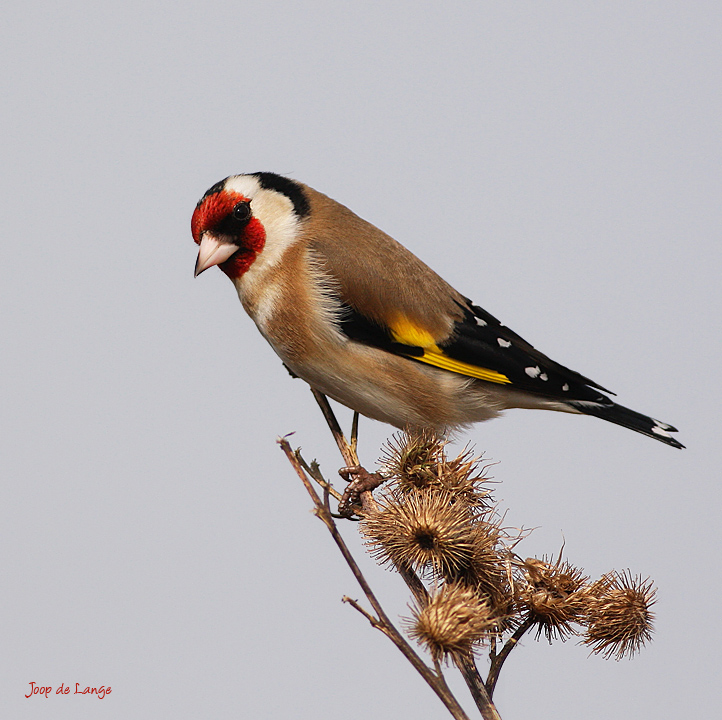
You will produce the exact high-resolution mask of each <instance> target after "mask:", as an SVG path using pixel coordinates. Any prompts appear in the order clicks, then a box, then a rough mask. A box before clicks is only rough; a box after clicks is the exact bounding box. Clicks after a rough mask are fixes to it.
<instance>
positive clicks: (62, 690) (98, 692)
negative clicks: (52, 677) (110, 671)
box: [25, 682, 112, 700]
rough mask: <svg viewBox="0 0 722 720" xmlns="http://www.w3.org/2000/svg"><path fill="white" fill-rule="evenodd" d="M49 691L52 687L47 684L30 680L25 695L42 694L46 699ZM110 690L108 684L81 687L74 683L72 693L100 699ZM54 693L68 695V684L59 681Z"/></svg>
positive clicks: (28, 696)
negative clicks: (106, 685)
mask: <svg viewBox="0 0 722 720" xmlns="http://www.w3.org/2000/svg"><path fill="white" fill-rule="evenodd" d="M51 692H53V688H52V687H50V686H49V685H48V686H44V685H38V684H37V683H35V682H31V683H30V692H29V693H28V694H27V695H26V696H25V697H26V698H31V697H32V696H33V695H44V696H45V698H46V699H47V697H48V696H49V695H50V693H51ZM111 692H112V689H111V687H110V685H108V687H105V685H100V686H98V687H91V686H90V685H86V686H85V687H81V684H80V683H75V692H73V695H95V697H97V698H98V700H102V699H103V698H104V697H105V696H106V695H110V693H111ZM55 694H56V695H70V685H66V684H65V683H60V685H59V686H58V687H57V688H56V689H55Z"/></svg>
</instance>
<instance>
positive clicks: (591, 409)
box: [568, 400, 684, 448]
mask: <svg viewBox="0 0 722 720" xmlns="http://www.w3.org/2000/svg"><path fill="white" fill-rule="evenodd" d="M568 404H569V405H571V406H572V407H573V408H574V409H575V410H578V411H579V412H580V413H584V414H585V415H593V416H594V417H598V418H601V419H602V420H606V421H607V422H611V423H615V424H616V425H621V426H622V427H625V428H629V429H630V430H634V431H635V432H638V433H642V435H647V436H648V437H651V438H654V439H655V440H659V441H660V442H663V443H666V444H667V445H671V446H672V447H676V448H683V447H684V445H682V443H681V442H679V441H678V440H675V439H674V438H673V437H672V436H671V435H670V433H673V432H677V428H675V427H672V426H671V425H667V424H666V423H663V422H660V421H659V420H655V419H654V418H651V417H648V416H647V415H642V414H641V413H638V412H635V411H634V410H630V409H629V408H626V407H624V406H622V405H617V404H616V403H615V402H612V401H611V400H609V404H607V403H604V404H603V403H596V402H589V401H587V402H585V401H576V402H575V401H573V400H572V401H569V402H568Z"/></svg>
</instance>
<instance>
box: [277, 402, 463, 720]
mask: <svg viewBox="0 0 722 720" xmlns="http://www.w3.org/2000/svg"><path fill="white" fill-rule="evenodd" d="M314 394H315V391H314ZM324 399H325V398H324ZM319 404H320V403H319ZM327 420H328V418H327ZM334 420H335V418H334ZM329 425H330V423H329ZM278 443H279V445H280V446H281V449H282V450H283V452H284V453H285V455H286V457H287V458H288V460H289V462H290V463H291V465H292V466H293V468H294V470H295V471H296V474H297V475H298V477H299V478H300V479H301V482H302V483H303V486H304V487H305V488H306V491H307V492H308V494H309V495H310V496H311V500H312V501H313V504H314V505H315V506H316V511H315V512H316V516H317V517H318V518H319V519H320V520H322V521H323V523H324V524H325V525H326V527H327V528H328V531H329V532H330V533H331V537H332V538H333V540H334V542H335V543H336V546H337V547H338V549H339V550H340V551H341V554H342V555H343V558H344V560H345V561H346V564H347V565H348V566H349V568H350V569H351V572H352V573H353V575H354V577H355V578H356V581H357V582H358V584H359V585H360V586H361V589H362V590H363V592H364V595H366V598H367V600H368V601H369V603H370V604H371V607H372V608H373V610H374V612H375V613H376V615H377V619H378V622H379V626H378V629H379V630H381V631H382V632H383V633H384V635H386V636H387V637H388V638H389V639H390V640H391V641H392V642H393V643H394V645H396V647H397V648H398V649H399V650H400V651H401V652H402V653H403V655H404V657H406V659H407V660H408V661H409V662H410V663H411V664H412V665H413V666H414V668H415V669H416V671H417V672H418V673H419V674H420V675H421V676H422V677H423V678H424V680H425V681H426V683H427V684H428V685H429V687H431V689H432V690H433V691H434V692H435V693H436V695H437V696H438V698H439V699H440V700H441V702H442V703H444V705H445V706H446V708H447V710H448V711H449V712H450V713H451V715H452V716H453V717H454V718H456V720H469V718H468V716H467V715H466V713H465V712H464V710H463V708H462V707H461V705H459V703H458V701H457V700H456V698H455V697H454V696H453V694H452V693H451V690H449V687H448V685H447V684H446V680H445V679H444V677H443V675H442V676H439V675H438V674H437V673H436V672H434V671H433V670H432V669H431V668H430V667H428V666H427V665H426V663H424V661H423V660H422V659H421V658H420V657H419V656H418V655H417V654H416V653H415V652H414V650H413V648H412V647H411V646H410V645H409V643H408V642H407V641H406V640H405V638H404V637H403V635H401V633H400V632H399V631H398V630H397V629H396V628H395V627H394V625H393V623H391V621H390V620H389V618H388V617H387V615H386V613H385V612H384V610H383V608H382V607H381V605H380V603H379V601H378V600H377V599H376V596H375V595H374V593H373V591H372V590H371V587H370V586H369V584H368V582H367V581H366V578H365V577H364V576H363V573H362V572H361V569H360V568H359V566H358V565H357V564H356V561H355V560H354V558H353V556H352V555H351V552H350V550H349V549H348V546H347V545H346V543H345V542H344V539H343V538H342V537H341V534H340V533H339V531H338V528H337V527H336V523H335V522H334V520H333V518H332V517H331V513H329V512H328V510H327V509H326V508H325V507H324V505H323V501H322V500H321V498H320V497H319V496H318V493H317V492H316V490H315V489H314V487H313V485H312V483H311V481H310V480H309V478H308V475H307V474H306V472H305V471H304V469H303V467H302V465H301V463H300V462H299V460H298V458H297V457H296V455H295V454H294V452H293V450H292V449H291V446H290V445H289V443H288V440H286V439H285V438H281V439H279V441H278Z"/></svg>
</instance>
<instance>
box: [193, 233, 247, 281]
mask: <svg viewBox="0 0 722 720" xmlns="http://www.w3.org/2000/svg"><path fill="white" fill-rule="evenodd" d="M238 250H239V248H238V245H234V244H233V243H229V242H223V241H222V240H219V239H218V238H217V237H214V236H213V235H211V234H210V233H204V234H203V237H202V238H201V245H200V247H199V248H198V259H197V260H196V271H195V273H194V274H193V277H198V276H199V275H200V274H201V273H202V272H203V271H204V270H208V268H209V267H213V266H214V265H220V264H221V263H222V262H225V261H226V260H228V258H229V257H231V255H233V253H235V252H237V251H238Z"/></svg>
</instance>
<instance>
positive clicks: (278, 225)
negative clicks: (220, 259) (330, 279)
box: [226, 175, 299, 284]
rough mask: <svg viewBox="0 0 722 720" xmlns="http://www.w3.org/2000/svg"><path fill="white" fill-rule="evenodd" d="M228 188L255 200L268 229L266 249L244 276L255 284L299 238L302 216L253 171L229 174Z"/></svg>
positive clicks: (254, 207) (258, 215) (253, 205)
mask: <svg viewBox="0 0 722 720" xmlns="http://www.w3.org/2000/svg"><path fill="white" fill-rule="evenodd" d="M226 189H227V190H233V191H235V192H237V193H240V194H241V195H243V196H244V197H247V198H248V199H249V200H250V201H251V211H252V212H253V216H254V217H256V218H258V220H259V221H260V222H261V224H262V225H263V228H264V230H265V231H266V243H265V245H264V247H263V250H262V251H261V252H260V253H259V254H258V257H257V258H256V259H255V261H254V262H253V264H252V265H251V267H250V268H249V269H248V270H247V271H246V273H245V274H244V278H245V279H246V280H247V281H249V282H250V283H251V284H254V283H255V282H256V281H257V280H259V279H260V278H262V277H263V276H264V275H265V274H266V273H267V272H268V270H270V269H271V268H273V267H274V266H275V265H277V264H278V263H279V262H280V261H281V258H282V257H283V253H284V252H285V251H286V250H287V249H288V248H289V247H290V246H291V245H293V244H294V243H295V242H296V241H297V240H298V235H299V220H298V216H297V215H296V213H295V211H294V207H293V202H291V199H290V198H289V197H287V196H286V195H284V194H283V193H280V192H278V191H276V190H269V189H265V188H263V187H261V183H260V182H259V180H258V178H257V177H254V176H253V175H236V176H235V177H232V178H229V179H228V180H227V182H226Z"/></svg>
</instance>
